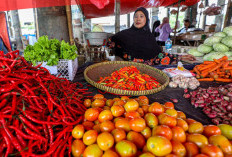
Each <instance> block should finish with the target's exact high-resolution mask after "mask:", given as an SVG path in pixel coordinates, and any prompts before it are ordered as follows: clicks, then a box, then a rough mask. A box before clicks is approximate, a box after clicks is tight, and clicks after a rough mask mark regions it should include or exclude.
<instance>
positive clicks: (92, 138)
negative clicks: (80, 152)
mask: <svg viewBox="0 0 232 157" xmlns="http://www.w3.org/2000/svg"><path fill="white" fill-rule="evenodd" d="M97 136H98V133H97V131H96V130H89V131H87V132H85V133H84V135H83V142H84V144H85V145H91V144H94V143H95V142H96V141H97Z"/></svg>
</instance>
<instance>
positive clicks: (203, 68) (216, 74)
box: [193, 56, 232, 82]
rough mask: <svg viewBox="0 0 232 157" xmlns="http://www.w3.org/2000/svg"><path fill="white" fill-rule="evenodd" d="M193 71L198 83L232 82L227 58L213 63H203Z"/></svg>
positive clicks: (231, 71) (231, 67)
mask: <svg viewBox="0 0 232 157" xmlns="http://www.w3.org/2000/svg"><path fill="white" fill-rule="evenodd" d="M193 71H194V72H195V73H196V74H197V75H196V77H197V78H198V80H199V81H220V82H232V61H229V60H228V57H227V56H224V57H222V58H220V59H214V61H204V63H203V64H199V65H196V66H195V67H194V68H193Z"/></svg>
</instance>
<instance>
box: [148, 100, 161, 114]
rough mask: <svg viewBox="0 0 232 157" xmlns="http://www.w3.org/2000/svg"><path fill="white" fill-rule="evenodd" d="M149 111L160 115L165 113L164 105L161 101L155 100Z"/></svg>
mask: <svg viewBox="0 0 232 157" xmlns="http://www.w3.org/2000/svg"><path fill="white" fill-rule="evenodd" d="M148 112H151V113H154V114H155V115H156V116H158V115H160V114H162V113H164V107H163V105H161V104H160V103H158V102H154V103H152V104H151V105H150V106H149V108H148Z"/></svg>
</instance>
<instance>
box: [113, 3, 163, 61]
mask: <svg viewBox="0 0 232 157" xmlns="http://www.w3.org/2000/svg"><path fill="white" fill-rule="evenodd" d="M138 11H142V12H143V13H144V15H145V17H146V24H145V25H144V27H142V28H136V27H135V26H134V24H133V25H132V26H131V28H129V29H126V30H123V31H121V32H118V33H117V34H115V35H114V36H113V37H112V38H111V40H112V41H113V42H115V45H116V55H117V56H120V57H122V56H123V54H125V53H126V54H128V55H130V56H131V58H132V59H133V58H137V59H144V60H149V59H153V58H155V57H156V56H157V55H158V54H159V53H160V52H161V49H160V47H159V46H158V45H157V43H156V40H155V37H154V35H153V34H152V33H151V30H150V28H149V22H150V20H149V16H148V11H147V9H145V8H143V7H140V8H138V9H137V10H136V11H135V13H136V12H138ZM135 13H134V14H135ZM118 47H121V48H120V49H119V48H118Z"/></svg>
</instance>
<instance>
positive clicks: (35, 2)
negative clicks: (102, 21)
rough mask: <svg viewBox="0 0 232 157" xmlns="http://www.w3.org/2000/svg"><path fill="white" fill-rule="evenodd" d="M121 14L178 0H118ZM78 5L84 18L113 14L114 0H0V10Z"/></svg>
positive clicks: (186, 1)
mask: <svg viewBox="0 0 232 157" xmlns="http://www.w3.org/2000/svg"><path fill="white" fill-rule="evenodd" d="M120 2H121V14H126V13H130V12H133V11H134V10H136V8H138V7H141V6H143V7H146V8H151V7H160V6H171V5H172V4H174V5H177V3H178V0H120ZM197 2H199V0H181V5H187V6H191V5H194V4H196V3H197ZM76 4H78V5H80V6H81V8H82V11H83V13H84V15H85V17H86V18H93V17H103V16H109V15H114V4H115V0H1V5H0V11H7V10H17V9H27V8H40V7H52V6H65V5H76Z"/></svg>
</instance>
